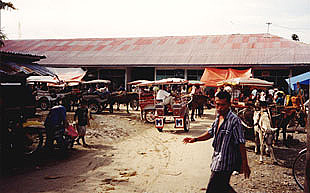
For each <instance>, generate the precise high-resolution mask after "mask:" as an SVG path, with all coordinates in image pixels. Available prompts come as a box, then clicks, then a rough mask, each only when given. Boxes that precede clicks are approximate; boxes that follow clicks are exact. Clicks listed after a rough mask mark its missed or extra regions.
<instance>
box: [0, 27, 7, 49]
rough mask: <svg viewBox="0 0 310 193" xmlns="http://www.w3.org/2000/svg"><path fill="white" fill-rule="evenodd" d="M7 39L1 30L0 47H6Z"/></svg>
mask: <svg viewBox="0 0 310 193" xmlns="http://www.w3.org/2000/svg"><path fill="white" fill-rule="evenodd" d="M5 39H7V37H6V35H5V34H4V33H3V32H2V31H1V30H0V47H3V46H4V40H5Z"/></svg>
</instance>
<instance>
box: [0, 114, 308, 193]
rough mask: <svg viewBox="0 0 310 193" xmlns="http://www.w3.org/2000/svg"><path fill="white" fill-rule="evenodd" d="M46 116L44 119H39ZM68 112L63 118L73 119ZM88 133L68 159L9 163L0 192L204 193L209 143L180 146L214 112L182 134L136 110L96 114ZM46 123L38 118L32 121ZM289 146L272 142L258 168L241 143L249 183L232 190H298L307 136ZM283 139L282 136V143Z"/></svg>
mask: <svg viewBox="0 0 310 193" xmlns="http://www.w3.org/2000/svg"><path fill="white" fill-rule="evenodd" d="M44 114H46V112H45V113H43V115H44ZM72 116H73V113H69V119H70V120H71V121H72ZM94 118H95V119H94V120H93V121H91V127H90V128H88V130H87V136H86V142H87V143H88V144H89V145H90V146H89V147H83V146H80V145H75V146H74V149H73V150H72V151H70V152H68V154H65V155H64V154H60V153H59V152H57V151H55V152H49V153H46V152H39V153H38V154H37V155H34V156H31V157H25V158H22V159H20V160H12V163H11V166H10V169H9V170H8V171H9V172H7V173H6V174H5V175H3V176H2V177H1V178H0V180H1V181H0V189H1V192H8V193H9V192H98V193H99V192H121V193H122V192H124V193H125V192H141V193H155V192H156V193H163V192H165V193H166V192H171V193H176V192H178V193H192V192H193V193H196V192H205V187H206V184H207V182H208V180H209V176H210V167H209V166H210V162H211V156H212V152H213V149H212V146H211V142H212V141H211V140H210V141H207V142H199V143H195V144H187V145H184V144H183V143H182V139H183V138H184V137H185V136H198V135H200V134H201V133H203V132H204V131H205V129H206V128H208V127H210V125H211V124H212V122H213V120H214V118H215V115H214V109H211V110H207V111H206V112H205V115H204V116H203V117H202V118H197V119H196V121H195V122H191V129H190V131H189V132H188V133H185V132H184V131H182V130H180V129H175V128H173V126H172V124H166V125H165V128H164V132H162V133H160V132H158V131H157V130H156V129H155V127H154V125H152V124H148V123H144V122H143V121H141V120H140V119H139V112H138V111H132V112H131V114H127V113H126V112H125V110H124V109H121V111H116V112H115V113H114V114H109V113H106V112H104V113H102V114H98V115H94ZM38 120H39V121H43V120H44V116H42V117H39V118H38ZM289 135H292V137H293V140H291V144H290V146H289V148H287V147H285V146H283V145H281V144H277V145H276V146H275V150H274V151H275V156H276V158H277V160H278V162H279V164H278V165H273V164H271V160H270V157H267V156H265V157H264V163H263V164H260V163H259V162H258V161H257V160H258V159H259V157H258V155H256V154H255V153H254V146H253V145H254V144H253V143H252V142H247V144H246V146H247V153H248V159H249V164H250V168H251V170H252V173H251V177H250V179H244V177H243V175H241V174H240V175H235V176H233V177H232V179H231V185H232V186H233V187H234V188H235V190H236V191H237V192H240V193H248V192H251V193H252V192H253V193H254V192H255V193H260V192H262V193H263V192H264V193H269V192H272V193H280V192H281V193H282V192H285V193H287V192H294V193H295V192H301V191H300V189H299V188H298V186H297V185H296V183H295V181H294V179H293V176H292V172H291V166H292V163H293V161H294V158H295V156H296V155H297V153H298V151H299V150H301V149H302V148H303V147H305V140H306V135H305V134H297V133H290V134H289ZM280 139H281V138H280Z"/></svg>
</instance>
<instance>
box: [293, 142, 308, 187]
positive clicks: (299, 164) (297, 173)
mask: <svg viewBox="0 0 310 193" xmlns="http://www.w3.org/2000/svg"><path fill="white" fill-rule="evenodd" d="M306 152H307V148H305V149H303V150H301V151H300V152H299V153H298V155H297V157H296V159H295V161H294V164H293V168H292V170H293V176H294V179H295V181H296V183H297V185H298V186H299V187H300V188H301V189H302V190H304V182H305V169H306Z"/></svg>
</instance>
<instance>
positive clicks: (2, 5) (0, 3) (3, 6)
mask: <svg viewBox="0 0 310 193" xmlns="http://www.w3.org/2000/svg"><path fill="white" fill-rule="evenodd" d="M0 9H14V10H16V8H15V7H14V5H13V3H11V2H3V1H1V0H0Z"/></svg>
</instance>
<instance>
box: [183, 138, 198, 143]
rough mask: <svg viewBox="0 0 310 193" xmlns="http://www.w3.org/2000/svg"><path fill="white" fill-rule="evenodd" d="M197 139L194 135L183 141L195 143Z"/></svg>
mask: <svg viewBox="0 0 310 193" xmlns="http://www.w3.org/2000/svg"><path fill="white" fill-rule="evenodd" d="M195 141H196V140H195V138H192V137H186V138H184V139H183V143H185V144H187V143H194V142H195Z"/></svg>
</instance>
